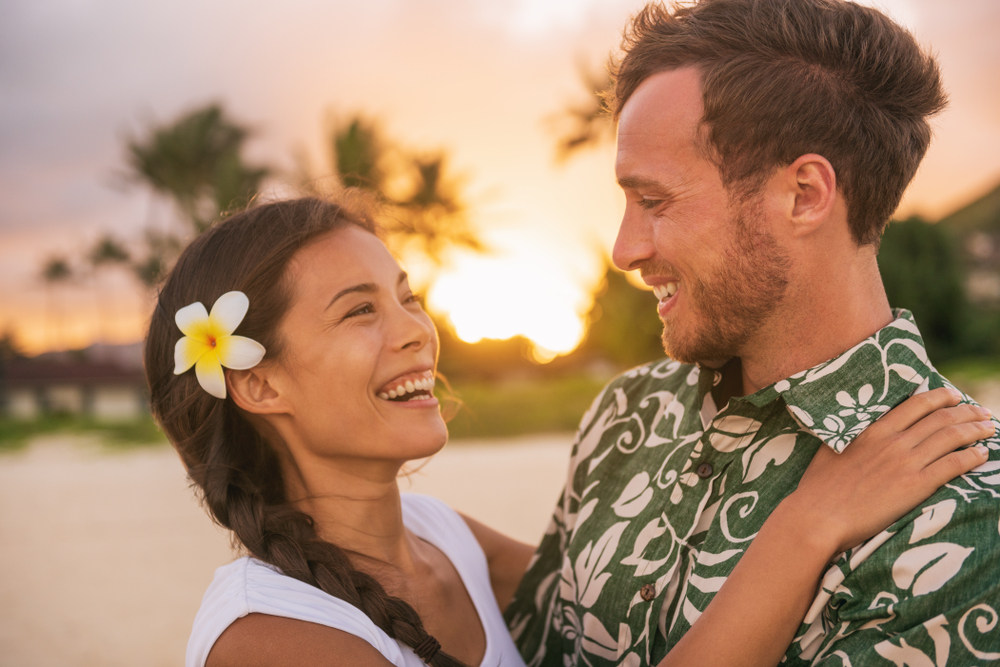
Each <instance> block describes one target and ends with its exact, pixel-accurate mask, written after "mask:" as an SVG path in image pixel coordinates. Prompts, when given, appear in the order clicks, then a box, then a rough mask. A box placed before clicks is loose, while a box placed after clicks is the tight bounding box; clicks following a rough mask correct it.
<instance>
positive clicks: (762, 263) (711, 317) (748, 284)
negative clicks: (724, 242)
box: [663, 201, 789, 363]
mask: <svg viewBox="0 0 1000 667" xmlns="http://www.w3.org/2000/svg"><path fill="white" fill-rule="evenodd" d="M757 203H758V202H756V201H751V202H748V203H745V204H742V205H740V207H739V209H738V210H737V212H736V214H735V215H734V216H733V218H732V220H731V223H732V224H733V225H734V227H735V235H734V237H733V239H732V241H731V243H730V245H729V247H728V248H727V249H726V251H725V253H724V261H723V264H722V267H721V269H719V270H718V271H717V272H716V273H715V274H713V275H710V276H708V277H707V278H706V279H705V280H702V279H700V278H698V277H697V276H688V277H687V279H686V280H685V281H684V283H682V289H686V290H687V291H688V294H686V295H684V296H685V297H686V298H687V299H688V300H689V303H690V305H691V308H693V309H694V310H695V311H697V312H698V314H699V315H700V318H699V319H700V320H701V323H700V326H697V328H694V329H693V330H692V329H691V328H690V326H691V325H692V324H693V323H691V322H689V323H687V324H688V325H689V326H688V327H685V326H684V324H683V323H680V322H676V323H675V324H676V325H677V326H673V327H671V326H670V325H669V324H667V323H664V328H663V349H664V350H665V351H666V353H667V356H669V357H671V358H672V359H676V360H677V361H681V362H684V363H695V362H719V361H725V360H727V359H730V358H731V357H734V356H737V355H738V354H739V351H740V350H741V349H742V348H743V346H744V345H745V344H746V343H747V341H748V340H750V338H751V337H752V336H753V335H754V334H755V333H757V331H758V330H759V329H760V327H761V325H762V324H763V323H764V322H765V321H766V320H767V319H768V317H769V316H770V315H771V314H772V313H773V312H774V310H775V308H776V307H777V306H778V304H779V303H781V301H782V299H783V298H784V295H785V290H786V288H787V286H788V271H789V262H788V257H787V255H786V254H785V253H784V252H783V251H782V249H781V248H780V247H778V244H777V242H776V241H775V239H774V236H773V235H771V233H770V232H769V231H768V230H767V229H766V228H765V226H764V224H763V220H762V216H761V213H760V210H759V208H758V206H756V205H755V204H757Z"/></svg>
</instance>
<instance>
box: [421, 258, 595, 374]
mask: <svg viewBox="0 0 1000 667" xmlns="http://www.w3.org/2000/svg"><path fill="white" fill-rule="evenodd" d="M592 303H593V299H592V296H591V294H590V286H587V285H583V284H581V281H580V280H579V279H577V278H575V277H572V276H569V275H566V274H565V273H564V272H561V271H560V267H559V266H558V265H557V264H556V263H554V262H552V261H551V258H550V257H546V256H545V255H544V253H542V252H540V251H538V250H536V249H531V248H524V249H519V250H517V251H516V252H514V253H511V254H497V255H486V256H471V255H463V256H461V257H459V258H457V259H456V261H455V262H454V266H453V267H452V268H451V269H449V270H447V271H446V272H445V273H443V274H442V275H441V276H440V277H439V278H438V279H437V280H436V281H435V283H434V285H433V286H432V287H431V288H430V290H429V292H428V295H427V304H428V307H429V308H430V309H431V310H433V311H435V312H438V313H441V314H443V315H445V316H447V317H448V319H449V320H450V321H451V323H452V325H453V326H454V328H455V333H456V334H457V335H458V337H459V338H461V339H462V340H464V341H466V342H468V343H475V342H477V341H479V340H482V339H483V338H498V339H503V338H510V337H512V336H518V335H520V336H524V337H525V338H528V339H530V340H531V341H532V343H534V356H535V360H536V361H538V362H540V363H546V362H549V361H551V360H552V359H554V358H555V357H557V356H559V355H560V354H566V353H568V352H571V351H572V350H573V349H574V348H575V347H576V346H577V345H579V343H580V341H581V340H582V339H583V335H584V333H585V326H584V322H583V317H584V315H585V314H586V312H587V311H588V310H589V309H590V307H591V305H592Z"/></svg>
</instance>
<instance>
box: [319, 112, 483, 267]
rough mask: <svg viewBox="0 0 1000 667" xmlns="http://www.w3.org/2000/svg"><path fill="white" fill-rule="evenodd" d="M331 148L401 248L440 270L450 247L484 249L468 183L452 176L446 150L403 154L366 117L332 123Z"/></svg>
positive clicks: (343, 178) (347, 181) (343, 177)
mask: <svg viewBox="0 0 1000 667" xmlns="http://www.w3.org/2000/svg"><path fill="white" fill-rule="evenodd" d="M330 146H331V149H332V151H331V152H332V155H331V158H332V159H331V162H332V164H333V166H334V169H335V171H336V176H337V178H338V179H339V180H340V183H341V184H342V185H343V186H344V187H353V188H359V189H361V190H365V191H368V192H370V193H372V194H373V195H374V196H375V197H376V198H377V199H378V201H379V202H380V204H381V205H382V208H383V210H384V215H383V216H382V223H383V224H384V226H385V228H386V231H387V232H388V234H389V237H390V238H389V240H390V245H391V246H394V248H395V249H396V250H399V251H403V252H405V251H407V250H414V251H416V252H418V253H420V254H421V255H423V256H424V257H427V258H428V259H430V260H431V262H432V263H433V264H435V265H437V266H441V265H442V264H443V263H444V261H445V256H446V252H447V250H448V249H449V248H452V247H462V248H466V249H469V250H473V251H477V252H482V251H483V250H485V247H484V245H483V243H482V241H481V240H480V239H479V236H478V235H477V234H476V233H475V231H474V229H473V227H472V224H471V220H470V219H469V214H468V206H467V205H466V203H465V200H464V197H463V195H462V188H463V185H464V184H463V182H462V180H461V179H459V178H456V177H454V176H452V175H451V174H449V173H448V168H447V154H446V153H445V152H444V151H440V150H439V151H436V152H434V153H431V154H428V155H413V154H411V153H409V152H407V151H404V150H403V149H401V148H400V147H399V146H398V145H397V144H395V143H394V142H392V141H390V140H389V139H387V138H386V137H385V136H384V135H383V133H382V130H381V128H380V126H379V124H378V123H377V122H376V121H374V120H372V119H370V118H367V117H365V116H363V115H361V114H358V115H355V116H353V117H351V118H348V119H346V120H344V121H340V122H334V123H333V125H332V127H331V130H330Z"/></svg>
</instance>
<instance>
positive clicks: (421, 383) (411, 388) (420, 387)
mask: <svg viewBox="0 0 1000 667" xmlns="http://www.w3.org/2000/svg"><path fill="white" fill-rule="evenodd" d="M432 391H434V378H432V377H429V378H422V379H417V380H407V381H406V382H400V383H399V384H398V385H396V388H395V389H390V390H389V391H382V392H379V394H378V397H379V398H381V399H382V400H386V401H387V400H392V399H397V398H402V397H404V396H406V395H407V394H415V393H417V392H419V394H418V395H415V396H411V397H410V398H409V399H407V400H411V401H412V400H414V399H417V398H424V397H425V395H426V394H427V393H429V392H432Z"/></svg>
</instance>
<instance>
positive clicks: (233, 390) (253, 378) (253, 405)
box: [226, 364, 288, 415]
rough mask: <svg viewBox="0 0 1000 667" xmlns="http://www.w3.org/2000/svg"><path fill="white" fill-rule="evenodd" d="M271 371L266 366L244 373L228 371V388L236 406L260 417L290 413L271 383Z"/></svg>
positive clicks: (258, 366) (259, 365)
mask: <svg viewBox="0 0 1000 667" xmlns="http://www.w3.org/2000/svg"><path fill="white" fill-rule="evenodd" d="M269 371H270V368H269V366H268V365H265V364H258V365H257V366H254V367H253V368H250V369H247V370H243V371H238V370H232V369H227V370H226V387H227V388H228V390H229V395H230V396H232V398H233V401H234V402H235V403H236V405H238V406H239V407H241V408H242V409H244V410H246V411H247V412H250V413H253V414H258V415H271V414H279V413H285V412H288V410H287V407H288V406H287V405H286V403H285V401H284V399H283V397H282V396H281V394H280V392H278V391H277V390H276V389H275V388H274V386H273V385H272V383H271V382H269V377H270V372H269Z"/></svg>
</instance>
